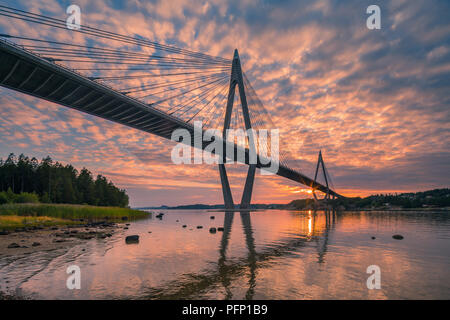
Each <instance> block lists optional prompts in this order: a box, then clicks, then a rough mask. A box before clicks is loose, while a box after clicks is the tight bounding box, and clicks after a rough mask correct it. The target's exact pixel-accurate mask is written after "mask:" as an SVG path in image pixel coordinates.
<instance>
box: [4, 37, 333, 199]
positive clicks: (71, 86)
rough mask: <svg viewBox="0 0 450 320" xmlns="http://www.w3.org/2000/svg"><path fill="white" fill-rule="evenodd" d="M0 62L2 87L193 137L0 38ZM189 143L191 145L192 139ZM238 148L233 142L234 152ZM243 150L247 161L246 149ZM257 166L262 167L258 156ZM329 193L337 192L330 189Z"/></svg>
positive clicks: (170, 120)
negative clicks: (178, 131) (177, 131)
mask: <svg viewBox="0 0 450 320" xmlns="http://www.w3.org/2000/svg"><path fill="white" fill-rule="evenodd" d="M0 62H1V63H0V85H1V86H3V87H6V88H9V89H12V90H15V91H19V92H22V93H25V94H28V95H32V96H34V97H38V98H41V99H45V100H48V101H51V102H54V103H57V104H59V105H63V106H66V107H69V108H72V109H76V110H79V111H82V112H85V113H88V114H91V115H94V116H97V117H101V118H103V119H107V120H110V121H114V122H117V123H120V124H123V125H125V126H128V127H132V128H135V129H138V130H141V131H144V132H148V133H151V134H155V135H157V136H160V137H163V138H166V139H171V135H172V132H173V131H174V130H176V129H181V128H184V129H186V130H188V131H189V132H190V133H191V137H194V127H193V125H191V124H188V123H186V122H184V121H182V120H180V119H178V118H176V117H173V116H171V115H169V114H167V113H164V112H162V111H160V110H158V109H155V108H153V107H151V106H149V105H147V104H145V103H143V102H141V101H139V100H136V99H133V98H130V97H128V96H126V95H124V94H122V93H120V92H117V91H115V90H114V89H112V88H109V87H107V86H105V85H103V84H101V83H98V82H95V81H93V80H90V79H88V78H87V77H85V76H83V75H81V74H79V73H77V72H75V71H73V70H70V69H68V68H65V67H63V66H61V65H57V64H55V63H53V62H49V61H47V60H45V59H43V58H41V57H39V56H38V55H36V54H34V53H32V52H29V51H26V50H24V49H23V48H21V47H20V46H18V45H15V44H13V43H10V42H8V41H4V40H1V39H0ZM191 145H192V146H193V145H194V144H193V140H192V141H191ZM205 146H206V144H205V145H204V146H203V147H205ZM239 148H240V147H238V146H236V145H235V152H237V150H238V149H239ZM246 154H247V156H246V163H247V164H248V150H246ZM257 166H258V167H259V168H261V167H263V166H262V165H261V164H260V161H259V160H258V165H257ZM277 174H278V175H279V176H282V177H285V178H287V179H290V180H293V181H296V182H299V183H301V184H304V185H306V186H309V187H312V188H315V189H317V190H320V191H322V192H326V191H327V188H326V187H325V186H324V185H322V184H320V183H316V182H314V180H313V179H311V178H309V177H307V176H305V175H303V174H301V173H299V172H297V171H294V170H292V169H290V168H287V167H285V166H282V165H280V168H279V170H278V173H277ZM330 194H331V195H335V196H340V195H339V194H337V193H336V192H335V191H333V190H330Z"/></svg>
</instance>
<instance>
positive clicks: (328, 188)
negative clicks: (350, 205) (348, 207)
mask: <svg viewBox="0 0 450 320" xmlns="http://www.w3.org/2000/svg"><path fill="white" fill-rule="evenodd" d="M320 167H321V168H322V171H323V176H324V177H325V185H326V187H327V192H326V194H325V197H324V198H323V200H325V204H326V205H327V206H328V202H329V200H330V199H331V194H330V187H329V186H328V178H327V171H326V170H325V162H324V161H323V157H322V150H319V159H318V160H317V166H316V173H315V174H314V182H317V174H318V173H319V168H320ZM313 196H314V202H315V203H316V204H317V203H318V199H317V196H316V193H315V190H314V189H313ZM333 199H334V195H333Z"/></svg>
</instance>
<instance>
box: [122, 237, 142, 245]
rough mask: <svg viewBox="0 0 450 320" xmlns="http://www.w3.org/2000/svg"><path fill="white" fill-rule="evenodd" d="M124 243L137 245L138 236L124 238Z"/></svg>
mask: <svg viewBox="0 0 450 320" xmlns="http://www.w3.org/2000/svg"><path fill="white" fill-rule="evenodd" d="M125 242H126V243H127V244H130V243H139V236H138V235H132V236H128V237H126V238H125Z"/></svg>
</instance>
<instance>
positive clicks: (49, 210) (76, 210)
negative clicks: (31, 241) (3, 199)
mask: <svg viewBox="0 0 450 320" xmlns="http://www.w3.org/2000/svg"><path fill="white" fill-rule="evenodd" d="M149 214H150V213H148V212H144V211H139V210H133V209H129V208H119V207H96V206H88V205H71V204H44V203H23V204H22V203H14V204H3V205H0V216H22V217H50V218H58V219H67V220H73V219H89V220H101V219H110V220H121V219H122V217H127V218H128V219H130V220H133V219H139V218H145V217H147V216H148V215H149Z"/></svg>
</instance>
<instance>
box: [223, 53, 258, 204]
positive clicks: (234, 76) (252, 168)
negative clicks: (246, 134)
mask: <svg viewBox="0 0 450 320" xmlns="http://www.w3.org/2000/svg"><path fill="white" fill-rule="evenodd" d="M236 86H237V87H238V89H239V97H240V99H241V105H242V114H243V116H244V122H245V129H246V130H249V129H251V128H252V124H251V121H250V114H249V111H248V104H247V97H246V95H245V88H244V79H243V76H242V69H241V61H240V59H239V54H238V51H237V49H236V50H234V57H233V64H232V67H231V77H230V88H229V91H228V100H227V106H226V108H227V109H226V112H225V121H224V125H223V141H224V142H226V140H227V130H228V129H229V128H230V122H231V114H232V111H233V104H234V95H235V91H236ZM248 145H249V150H250V151H253V152H255V154H256V147H255V144H254V140H253V139H249V141H248ZM223 150H224V156H223V158H222V159H223V164H219V172H220V181H221V182H222V193H223V198H224V202H225V208H226V209H231V208H233V209H234V202H233V195H232V194H231V189H230V183H229V181H228V176H227V171H226V169H225V163H226V160H227V159H226V158H227V157H226V155H225V152H226V151H225V150H226V147H225V145H224V149H223ZM233 160H234V159H233ZM255 172H256V164H249V168H248V172H247V179H246V180H245V186H244V191H243V193H242V199H241V204H240V209H249V208H250V204H251V199H252V192H253V183H254V181H255Z"/></svg>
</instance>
